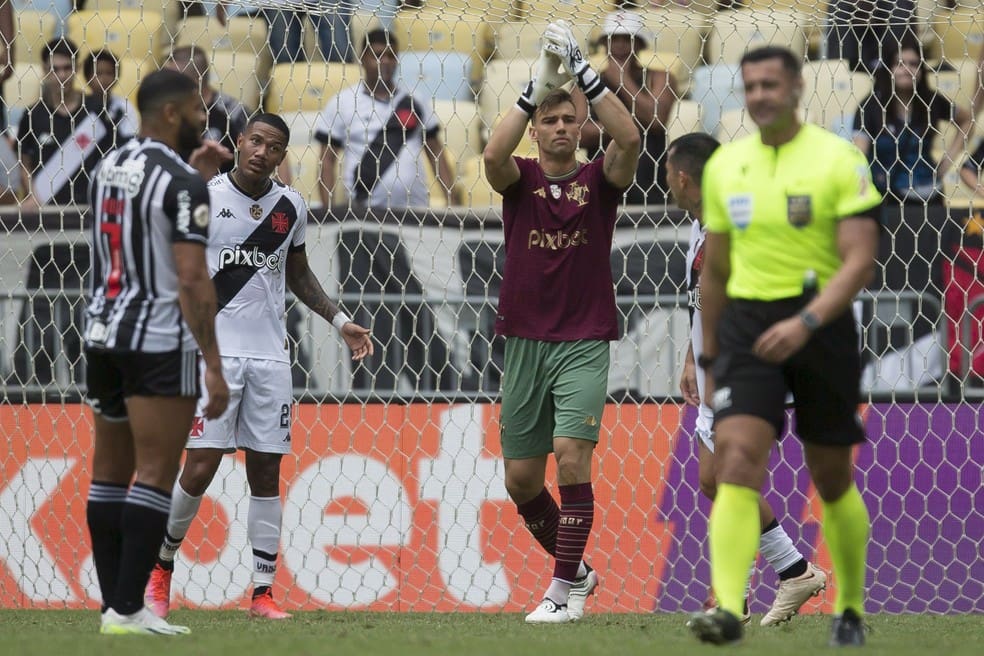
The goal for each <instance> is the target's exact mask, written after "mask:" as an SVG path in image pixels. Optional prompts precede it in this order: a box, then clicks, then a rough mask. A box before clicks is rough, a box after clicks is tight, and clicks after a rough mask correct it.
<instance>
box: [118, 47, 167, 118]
mask: <svg viewBox="0 0 984 656" xmlns="http://www.w3.org/2000/svg"><path fill="white" fill-rule="evenodd" d="M155 70H157V67H156V65H155V64H154V63H153V62H149V61H141V60H139V59H130V58H123V59H120V67H119V77H118V79H117V82H116V86H115V87H113V93H114V94H116V95H118V96H121V97H123V98H126V99H128V100H129V101H130V102H131V103H132V104H133V106H134V108H136V106H137V89H138V88H139V87H140V80H142V79H143V77H144V76H145V75H147V74H148V73H151V72H152V71H155Z"/></svg>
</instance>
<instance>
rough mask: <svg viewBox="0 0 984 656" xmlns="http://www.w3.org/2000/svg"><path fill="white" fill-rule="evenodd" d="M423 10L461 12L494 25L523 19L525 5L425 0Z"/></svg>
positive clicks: (513, 0) (509, 0) (503, 0)
mask: <svg viewBox="0 0 984 656" xmlns="http://www.w3.org/2000/svg"><path fill="white" fill-rule="evenodd" d="M422 9H429V10H432V11H445V10H449V11H455V12H461V13H463V14H464V15H466V16H468V17H474V18H476V19H479V20H483V21H486V22H492V23H498V22H502V21H507V20H522V19H523V3H522V2H521V1H520V0H485V2H481V3H479V2H475V1H474V0H423V6H422ZM404 11H413V10H412V9H404Z"/></svg>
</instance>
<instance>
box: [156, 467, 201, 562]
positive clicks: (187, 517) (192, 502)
mask: <svg viewBox="0 0 984 656" xmlns="http://www.w3.org/2000/svg"><path fill="white" fill-rule="evenodd" d="M201 506H202V498H201V497H193V496H191V495H190V494H188V493H187V492H185V491H184V488H182V487H181V483H178V482H176V483H175V484H174V490H173V491H172V492H171V512H170V513H168V516H167V533H165V534H164V543H163V544H162V545H161V550H160V553H159V554H158V555H159V556H160V559H161V560H165V561H171V560H174V556H175V554H176V553H177V552H178V549H180V548H181V542H182V541H183V540H184V539H185V536H186V535H188V528H189V527H190V526H191V522H192V521H194V519H195V515H197V514H198V509H199V508H201Z"/></svg>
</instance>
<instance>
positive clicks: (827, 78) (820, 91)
mask: <svg viewBox="0 0 984 656" xmlns="http://www.w3.org/2000/svg"><path fill="white" fill-rule="evenodd" d="M871 85H872V82H871V76H870V75H868V74H866V73H852V72H851V70H850V66H849V64H848V63H847V61H846V60H843V59H828V60H823V61H813V62H807V63H806V64H804V65H803V100H802V102H801V105H802V107H803V110H804V112H805V116H806V120H807V121H809V122H810V123H816V124H817V125H821V126H823V127H825V128H827V129H828V130H835V128H836V126H837V124H838V122H839V121H841V120H843V118H844V117H852V118H853V116H854V113H855V112H856V111H857V108H858V104H859V103H860V102H861V101H862V100H864V99H865V98H866V97H867V96H868V94H870V93H871Z"/></svg>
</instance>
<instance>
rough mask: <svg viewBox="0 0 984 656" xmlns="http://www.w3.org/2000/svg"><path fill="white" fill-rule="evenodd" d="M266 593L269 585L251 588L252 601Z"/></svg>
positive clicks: (268, 590)
mask: <svg viewBox="0 0 984 656" xmlns="http://www.w3.org/2000/svg"><path fill="white" fill-rule="evenodd" d="M267 592H270V586H269V585H258V586H256V587H255V588H253V599H256V598H257V597H259V596H260V595H264V594H266V593H267Z"/></svg>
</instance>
